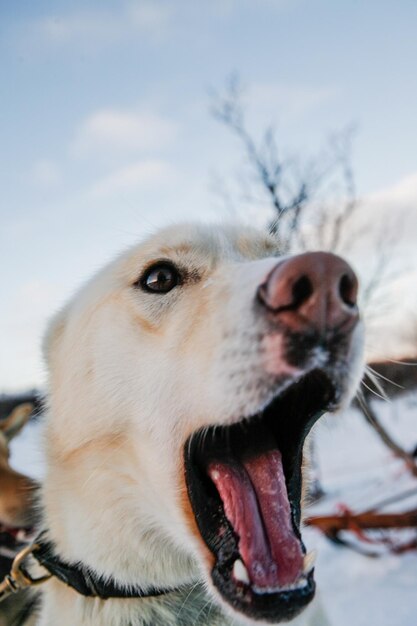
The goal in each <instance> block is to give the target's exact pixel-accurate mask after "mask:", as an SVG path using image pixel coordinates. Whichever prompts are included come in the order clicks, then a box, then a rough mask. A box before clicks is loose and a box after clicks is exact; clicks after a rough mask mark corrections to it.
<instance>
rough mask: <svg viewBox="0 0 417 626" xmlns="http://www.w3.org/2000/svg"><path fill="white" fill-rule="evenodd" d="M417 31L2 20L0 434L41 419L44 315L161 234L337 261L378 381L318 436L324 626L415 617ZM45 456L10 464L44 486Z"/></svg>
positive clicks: (303, 24)
mask: <svg viewBox="0 0 417 626" xmlns="http://www.w3.org/2000/svg"><path fill="white" fill-rule="evenodd" d="M416 25H417V4H416V3H415V2H412V1H411V0H409V1H407V0H402V1H401V2H396V3H394V2H392V1H384V0H380V1H379V2H376V1H373V0H371V1H370V2H367V3H360V2H344V1H339V2H337V3H335V2H331V1H330V0H309V1H307V0H257V1H256V2H255V0H240V1H239V2H238V0H212V1H211V2H209V3H203V2H192V1H191V0H176V1H175V2H169V1H163V0H131V1H124V0H120V1H117V2H116V0H101V2H100V3H93V2H85V1H83V2H81V1H80V0H72V1H71V2H69V1H68V0H55V2H54V3H50V2H44V1H43V0H38V1H37V2H36V3H33V2H29V1H28V0H20V1H19V2H14V3H13V2H9V3H6V2H2V3H1V4H0V55H1V63H0V85H1V98H0V129H1V135H0V136H1V143H0V185H1V187H0V189H1V200H0V258H1V264H0V272H1V279H2V281H1V282H2V298H1V300H0V342H1V343H0V345H1V359H0V393H1V394H2V395H1V397H0V400H1V407H0V408H1V415H0V417H5V416H6V415H9V414H10V411H12V410H13V407H15V406H17V405H18V404H19V403H20V402H22V401H23V400H29V401H31V402H33V401H35V403H37V400H36V398H35V396H36V393H38V392H42V389H43V388H44V385H45V371H44V365H43V361H42V357H41V349H40V343H41V337H42V334H43V332H44V329H45V326H46V323H47V321H48V319H49V317H50V316H51V315H52V314H53V313H54V312H55V311H56V310H58V309H59V307H60V306H62V304H63V303H64V302H65V300H66V299H67V298H68V297H69V296H70V295H71V294H72V293H73V292H74V290H75V289H76V288H77V287H78V286H79V285H80V284H81V283H82V282H83V281H84V280H85V279H87V278H88V277H89V276H90V275H91V274H92V273H93V272H94V271H95V270H96V269H98V268H99V267H100V266H101V265H103V263H105V262H106V261H107V260H109V259H110V258H112V257H113V256H114V255H115V254H117V253H118V252H119V251H120V250H122V249H123V248H125V247H126V246H128V245H130V244H132V243H134V242H135V241H137V240H138V239H140V238H142V237H144V236H146V235H147V234H148V233H150V232H152V231H153V230H154V229H155V228H156V227H158V226H159V225H162V224H166V223H170V222H174V221H179V220H190V219H199V220H205V221H216V220H223V219H227V220H240V221H244V222H250V223H252V224H257V225H258V226H259V227H261V228H269V229H271V230H272V231H273V232H275V233H276V235H277V236H278V237H279V238H280V240H281V243H282V247H283V249H286V250H288V251H299V250H304V249H306V248H315V249H318V248H324V249H328V250H333V251H335V252H337V253H339V254H343V255H344V256H346V257H348V258H349V260H350V261H351V262H352V263H353V265H354V266H355V269H356V270H357V272H358V274H359V276H360V278H361V284H362V296H361V297H362V310H363V316H364V318H365V321H366V326H367V361H368V364H369V366H370V369H369V371H368V376H367V378H366V379H365V380H364V384H363V387H362V399H361V404H359V403H358V402H356V404H355V406H353V407H352V408H351V409H349V411H347V412H346V413H345V414H344V415H343V416H339V417H338V418H337V419H336V418H335V417H332V418H331V419H330V418H329V419H328V420H327V423H324V424H320V426H318V427H317V429H316V433H315V437H314V450H313V453H314V459H315V462H314V472H315V482H314V484H313V488H312V494H311V500H312V501H314V504H312V508H311V516H313V515H314V516H316V517H317V516H323V515H334V516H336V517H337V516H339V517H338V519H339V522H338V521H337V520H336V521H335V520H333V526H332V527H331V531H329V528H328V527H326V534H323V532H322V530H323V527H322V526H323V524H321V529H322V530H319V529H318V526H317V525H316V526H314V525H313V526H312V527H311V530H308V531H307V532H308V535H309V536H308V541H309V543H310V544H313V545H316V546H317V547H318V551H319V561H318V567H317V579H318V584H319V588H320V589H321V593H322V597H323V603H324V607H325V610H326V613H327V617H328V621H329V623H330V624H334V625H335V626H345V624H348V623H349V624H355V626H361V625H362V624H363V625H365V624H366V625H368V624H369V623H370V622H372V623H377V624H379V626H411V625H414V624H415V615H416V613H417V596H416V593H415V589H416V585H417V550H416V546H417V542H416V537H417V534H416V525H417V522H416V517H417V516H416V515H414V518H413V517H412V515H413V514H414V513H415V511H416V509H417V481H416V475H417V469H416V463H415V457H414V453H415V452H416V450H415V448H416V446H417V393H416V387H417V366H416V358H417V288H416V285H417V249H416V240H417V150H416V139H417V118H416V103H417V81H416V80H415V68H416V63H417V38H416V36H415V33H416ZM38 440H39V423H38V422H33V421H32V422H31V423H30V424H29V426H28V427H27V428H26V429H25V430H24V431H23V433H22V434H21V435H20V436H19V438H16V440H14V441H13V444H12V463H13V464H14V465H15V467H17V468H18V469H20V470H21V471H22V472H25V473H29V474H31V475H33V476H35V477H41V475H42V459H41V453H40V447H39V445H38ZM369 512H370V513H371V514H374V513H375V512H377V513H378V514H386V515H388V517H389V519H388V520H385V522H386V523H387V524H388V525H387V526H386V527H385V528H382V529H381V527H379V526H378V525H377V524H379V523H381V524H382V521H381V520H380V519H379V518H378V519H377V520H376V521H375V519H374V518H372V520H373V524H374V527H373V530H371V531H370V530H369V523H370V520H369V519H368V518H367V520H365V522H364V520H363V519H362V518H361V519H359V520H358V519H356V518H355V515H362V514H364V513H366V514H368V513H369ZM413 512H414V513H413ZM343 515H344V516H345V518H346V516H350V517H349V530H348V531H345V530H343V531H340V528H339V529H338V528H336V530H335V527H334V524H335V523H336V525H337V524H339V526H340V517H341V516H343ZM410 515H411V517H410ZM395 516H397V517H395ZM407 516H408V517H407ZM372 520H371V521H372ZM410 520H411V521H410ZM413 520H414V521H413ZM388 522H389V523H388ZM364 524H365V526H364ZM366 524H368V526H366ZM398 524H399V525H400V526H401V525H402V526H403V529H402V530H401V531H399V530H397V528H398ZM413 524H414V525H413ZM375 525H376V526H375ZM393 525H394V529H393ZM319 526H320V524H319ZM336 531H337V532H336ZM339 531H340V532H339ZM331 535H332V536H331ZM329 537H330V539H331V541H330V539H329Z"/></svg>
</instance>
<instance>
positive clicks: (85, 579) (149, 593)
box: [32, 535, 177, 600]
mask: <svg viewBox="0 0 417 626" xmlns="http://www.w3.org/2000/svg"><path fill="white" fill-rule="evenodd" d="M32 554H33V556H34V558H35V559H36V560H37V561H38V563H39V564H40V565H42V567H44V568H45V569H46V570H48V572H49V573H50V574H51V575H52V576H54V577H55V578H58V580H60V581H61V582H63V583H65V584H66V585H68V586H69V587H72V589H75V591H77V592H78V593H79V594H81V595H82V596H87V597H94V598H101V599H102V600H107V599H108V598H151V597H155V596H161V595H164V594H167V593H170V592H172V591H177V589H157V588H155V587H150V588H149V589H147V590H146V591H142V590H141V589H138V588H137V587H125V586H123V585H120V583H117V582H116V581H115V580H112V579H111V578H110V579H108V578H104V577H103V576H100V575H98V574H96V573H95V572H94V571H92V570H90V569H88V568H87V567H85V566H83V565H82V563H67V562H65V561H63V560H62V559H60V558H59V557H58V556H57V555H56V554H55V551H54V547H53V544H52V543H51V542H49V541H45V540H44V538H43V535H41V536H40V537H38V539H37V540H36V542H35V549H34V550H33V553H32Z"/></svg>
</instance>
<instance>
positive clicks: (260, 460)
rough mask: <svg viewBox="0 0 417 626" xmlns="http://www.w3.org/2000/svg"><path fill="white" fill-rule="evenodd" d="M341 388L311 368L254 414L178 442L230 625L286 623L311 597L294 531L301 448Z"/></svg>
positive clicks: (306, 561)
mask: <svg viewBox="0 0 417 626" xmlns="http://www.w3.org/2000/svg"><path fill="white" fill-rule="evenodd" d="M341 387H342V385H341V384H339V383H338V382H335V380H334V379H333V378H332V377H331V375H330V374H329V373H328V372H327V371H326V370H318V369H317V370H314V371H312V372H310V373H308V374H306V375H305V376H304V377H303V378H301V379H300V380H298V381H297V382H294V383H293V384H291V385H290V386H288V387H287V388H286V389H285V391H283V392H282V393H280V394H279V395H277V396H276V397H275V398H274V399H273V400H272V401H271V402H270V403H269V404H268V405H267V406H266V407H265V408H264V409H263V410H262V411H261V412H259V413H258V414H256V415H253V416H252V417H250V418H245V419H243V420H241V421H240V422H238V423H236V424H233V425H230V426H213V427H210V428H204V429H203V430H201V431H199V432H197V433H194V434H193V435H192V436H191V437H190V438H189V439H188V441H187V442H186V444H185V447H184V460H185V475H186V483H187V490H188V497H189V500H190V503H191V507H192V509H193V513H194V516H195V520H196V523H197V526H198V529H199V532H200V534H201V538H202V540H203V541H204V543H205V544H206V546H207V547H208V549H209V550H210V552H211V554H212V555H213V557H214V560H213V562H212V564H211V565H210V574H209V576H210V586H214V588H215V592H216V595H218V596H220V598H221V600H222V604H225V605H226V606H227V608H228V610H229V612H230V611H232V613H233V614H234V615H235V616H236V617H238V616H240V617H244V618H246V619H247V620H249V621H252V622H254V621H255V622H268V623H278V622H281V621H288V620H290V619H292V618H293V617H296V616H297V615H298V614H299V613H300V612H301V611H302V610H303V609H304V608H305V607H306V606H307V605H308V604H309V602H310V601H311V600H312V598H313V597H314V592H315V582H314V569H313V563H312V562H311V558H310V556H309V555H307V554H306V550H305V547H304V544H303V541H302V537H301V533H300V518H301V492H302V461H303V444H304V440H305V438H306V436H307V434H308V432H309V431H310V429H311V427H312V426H313V424H314V423H315V421H316V420H317V419H318V418H319V417H320V416H321V415H322V414H323V413H324V412H326V411H327V410H329V409H332V408H334V406H335V405H336V404H337V403H338V402H339V400H340V396H341V395H343V394H341ZM213 563H214V564H213Z"/></svg>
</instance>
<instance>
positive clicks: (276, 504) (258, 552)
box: [208, 450, 303, 589]
mask: <svg viewBox="0 0 417 626" xmlns="http://www.w3.org/2000/svg"><path fill="white" fill-rule="evenodd" d="M208 474H209V476H210V478H211V480H212V481H213V482H214V484H215V485H216V488H217V490H218V492H219V495H220V497H221V499H222V501H223V506H224V511H225V514H226V517H227V519H228V520H229V522H230V523H231V524H232V526H233V529H234V531H235V533H236V534H237V535H238V537H239V552H240V554H241V556H242V560H243V562H244V563H245V566H246V568H247V570H248V573H249V577H250V579H251V582H252V584H254V585H255V586H256V587H259V588H262V589H268V588H272V589H275V588H277V587H285V586H288V585H291V584H292V583H295V582H296V581H297V580H298V578H299V577H300V576H301V573H302V568H303V553H302V551H301V544H300V542H299V540H298V539H297V537H296V536H295V534H294V530H293V528H292V523H291V509H290V503H289V501H288V495H287V487H286V484H285V478H284V471H283V467H282V460H281V453H280V452H279V450H272V451H270V452H266V453H264V454H262V455H260V456H258V457H256V458H254V459H250V460H247V461H244V462H243V463H242V464H241V463H239V461H237V460H236V462H233V463H231V462H224V461H213V462H212V463H210V465H209V467H208Z"/></svg>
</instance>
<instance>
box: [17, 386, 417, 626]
mask: <svg viewBox="0 0 417 626" xmlns="http://www.w3.org/2000/svg"><path fill="white" fill-rule="evenodd" d="M377 409H378V414H379V416H380V417H381V418H382V421H383V423H384V424H385V425H386V426H387V427H388V428H389V430H390V432H391V434H392V435H393V436H394V437H395V438H396V439H397V441H398V442H399V443H402V444H403V446H404V447H405V448H407V449H411V448H413V447H414V446H415V445H416V444H417V395H408V396H404V397H402V398H400V399H396V400H395V401H393V402H391V403H388V402H386V403H382V402H380V401H377ZM316 441H317V447H318V457H319V460H320V468H321V472H322V484H323V486H324V488H325V491H326V497H325V498H323V499H322V500H321V501H320V503H318V504H316V505H315V506H314V507H312V509H311V511H310V512H311V513H332V512H334V511H335V510H337V507H338V506H339V505H340V504H343V505H347V506H349V507H350V508H351V509H352V510H353V511H354V512H361V511H364V510H366V509H369V508H371V507H372V506H373V504H376V503H378V502H379V501H381V500H383V499H385V498H387V497H391V496H393V495H396V494H400V493H402V492H405V491H407V490H409V489H412V488H413V487H414V488H415V489H416V490H417V480H416V479H414V478H412V477H411V476H410V475H409V473H408V472H407V471H406V470H405V469H404V466H403V464H402V463H401V462H399V461H397V460H396V459H394V458H393V457H392V455H391V454H390V452H389V450H387V448H385V447H384V446H383V445H382V444H380V442H379V440H378V438H377V436H376V434H375V433H374V432H373V431H372V430H371V429H370V428H369V426H368V425H367V424H366V423H365V422H364V419H363V418H362V417H361V416H360V415H359V413H358V412H357V411H355V410H353V409H352V410H350V411H349V412H347V413H346V414H344V415H338V416H335V415H333V416H328V417H327V418H324V419H322V420H321V421H320V422H319V424H318V425H317V427H316ZM40 450H41V434H40V427H39V425H38V424H30V425H29V426H28V427H27V428H26V429H25V431H24V432H23V433H22V435H21V436H20V437H19V438H18V439H17V440H16V441H15V442H14V443H13V448H12V464H13V465H14V467H15V468H16V469H18V470H20V471H23V472H26V473H30V474H31V475H32V476H34V477H37V478H41V477H42V471H43V461H42V454H41V452H40ZM413 507H414V508H417V494H415V495H414V497H410V498H408V499H406V500H401V501H400V502H399V503H397V504H396V505H391V507H389V506H388V507H386V508H385V509H384V511H389V510H391V511H401V510H406V509H411V508H413ZM397 538H398V539H404V535H403V536H401V535H399V536H398V537H397ZM304 540H305V543H306V544H307V547H308V549H309V550H311V549H313V548H315V549H316V550H317V552H318V556H317V566H316V581H317V586H318V590H319V592H320V597H321V603H322V605H323V608H324V612H325V615H326V618H327V622H328V624H329V625H330V626H371V625H372V626H416V624H417V551H413V552H408V553H406V554H404V555H402V556H396V555H393V554H390V553H384V554H382V555H381V556H379V557H378V558H370V557H366V556H362V555H361V554H358V553H356V552H354V551H352V550H349V549H346V548H342V547H337V546H335V545H333V544H331V543H330V542H329V541H328V540H327V539H325V538H324V537H323V536H322V535H321V534H320V533H319V532H318V531H317V530H314V529H309V528H307V529H305V531H304ZM370 548H373V546H370ZM377 549H378V548H377ZM318 626H325V624H324V622H323V623H321V624H318ZM326 626H327V624H326Z"/></svg>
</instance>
